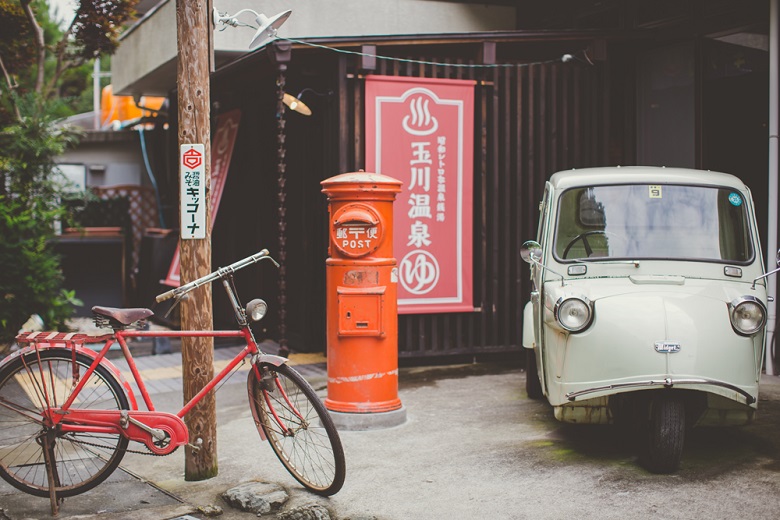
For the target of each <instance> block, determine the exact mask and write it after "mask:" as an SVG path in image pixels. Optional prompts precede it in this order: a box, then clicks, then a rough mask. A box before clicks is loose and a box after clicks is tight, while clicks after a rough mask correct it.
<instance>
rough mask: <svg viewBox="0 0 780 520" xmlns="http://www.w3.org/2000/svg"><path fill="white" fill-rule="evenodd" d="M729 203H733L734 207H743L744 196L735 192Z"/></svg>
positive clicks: (731, 195)
mask: <svg viewBox="0 0 780 520" xmlns="http://www.w3.org/2000/svg"><path fill="white" fill-rule="evenodd" d="M729 202H731V205H732V206H741V205H742V196H741V195H740V194H739V193H736V192H733V193H731V194H730V195H729Z"/></svg>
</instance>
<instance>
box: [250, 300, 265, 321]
mask: <svg viewBox="0 0 780 520" xmlns="http://www.w3.org/2000/svg"><path fill="white" fill-rule="evenodd" d="M267 311H268V304H267V303H265V302H264V301H263V300H261V299H260V298H255V299H254V300H252V301H251V302H249V303H247V304H246V315H247V317H248V318H249V319H250V320H252V321H260V320H262V319H263V316H265V313H266V312H267Z"/></svg>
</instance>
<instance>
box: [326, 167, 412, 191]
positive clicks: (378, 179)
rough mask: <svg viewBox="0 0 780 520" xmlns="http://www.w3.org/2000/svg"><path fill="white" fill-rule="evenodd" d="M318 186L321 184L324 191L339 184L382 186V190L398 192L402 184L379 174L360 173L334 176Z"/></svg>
mask: <svg viewBox="0 0 780 520" xmlns="http://www.w3.org/2000/svg"><path fill="white" fill-rule="evenodd" d="M320 184H322V187H323V188H325V189H327V188H329V187H334V186H336V185H339V184H371V185H377V187H379V185H382V188H385V189H387V188H390V189H393V187H397V190H394V191H400V188H401V185H402V184H403V183H402V182H401V181H399V180H398V179H394V178H392V177H388V176H387V175H382V174H381V173H371V172H364V171H360V172H349V173H342V174H341V175H336V176H335V177H331V178H329V179H325V180H324V181H322V182H321V183H320Z"/></svg>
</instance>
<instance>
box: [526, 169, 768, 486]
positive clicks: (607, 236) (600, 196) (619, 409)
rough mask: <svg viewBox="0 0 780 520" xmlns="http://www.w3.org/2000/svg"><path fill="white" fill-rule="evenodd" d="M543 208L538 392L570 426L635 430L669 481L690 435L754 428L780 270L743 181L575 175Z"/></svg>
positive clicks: (533, 327)
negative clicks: (771, 292)
mask: <svg viewBox="0 0 780 520" xmlns="http://www.w3.org/2000/svg"><path fill="white" fill-rule="evenodd" d="M540 210H541V211H540V222H539V231H538V237H537V241H535V242H534V241H530V242H526V243H525V244H524V245H523V248H522V256H523V258H524V260H525V261H527V262H528V263H529V264H531V278H532V292H531V301H530V302H529V303H528V304H527V305H526V307H525V314H524V322H523V346H524V347H525V348H526V349H527V350H526V353H527V361H528V365H527V367H528V375H527V383H526V385H527V391H528V395H529V396H530V397H532V398H541V397H542V396H546V397H547V399H548V401H549V402H550V404H551V405H552V406H553V408H554V411H555V417H556V419H558V420H560V421H564V422H570V423H588V424H594V423H602V424H604V423H623V424H627V425H631V426H633V427H634V430H633V431H635V432H637V434H638V437H639V439H640V446H639V460H640V463H641V464H642V465H643V466H645V467H646V468H647V469H648V470H650V471H652V472H657V473H668V472H673V471H675V470H676V469H677V468H678V466H679V463H680V459H681V456H682V449H683V442H684V439H685V432H686V429H687V428H689V427H692V426H694V425H705V424H706V425H724V426H726V425H739V424H745V423H748V422H750V421H751V419H752V418H753V415H754V412H755V410H756V402H757V400H758V383H759V377H760V374H761V367H762V360H763V344H764V328H765V324H766V316H767V307H766V302H767V290H766V276H767V275H768V274H771V273H765V272H764V266H763V262H762V259H761V247H760V244H759V239H758V232H757V228H756V219H755V214H754V210H753V202H752V199H751V196H750V190H749V189H748V188H747V187H746V186H745V185H744V183H742V182H741V181H740V180H739V179H737V178H736V177H734V176H732V175H727V174H723V173H714V172H704V171H697V170H686V169H674V168H651V167H623V168H619V167H615V168H593V169H585V170H572V171H566V172H559V173H556V174H555V175H553V176H552V177H551V178H550V180H549V181H548V182H547V184H546V187H545V192H544V198H543V200H542V203H541V206H540ZM778 254H779V255H780V253H778ZM775 271H777V269H776V270H775ZM773 272H774V271H773Z"/></svg>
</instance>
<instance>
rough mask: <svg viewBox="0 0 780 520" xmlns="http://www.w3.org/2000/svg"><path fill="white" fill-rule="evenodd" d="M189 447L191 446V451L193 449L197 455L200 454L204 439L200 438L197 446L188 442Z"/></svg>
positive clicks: (197, 440)
mask: <svg viewBox="0 0 780 520" xmlns="http://www.w3.org/2000/svg"><path fill="white" fill-rule="evenodd" d="M187 446H189V447H190V449H192V451H194V452H195V453H197V452H199V451H200V449H201V448H202V447H203V439H201V438H200V437H198V438H197V439H196V440H195V444H192V443H191V442H188V443H187Z"/></svg>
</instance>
